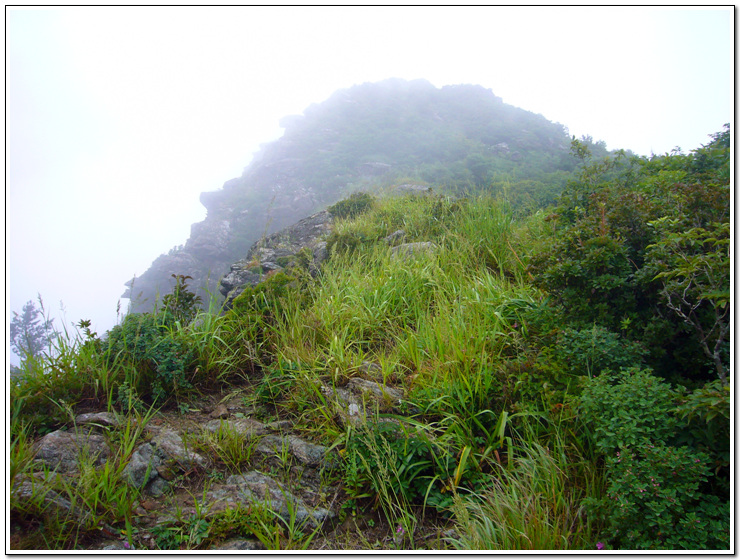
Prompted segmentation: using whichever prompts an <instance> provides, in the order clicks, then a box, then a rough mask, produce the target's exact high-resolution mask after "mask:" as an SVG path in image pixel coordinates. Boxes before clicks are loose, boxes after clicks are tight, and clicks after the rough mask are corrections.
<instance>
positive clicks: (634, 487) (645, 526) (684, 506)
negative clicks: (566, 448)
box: [586, 441, 730, 550]
mask: <svg viewBox="0 0 740 560" xmlns="http://www.w3.org/2000/svg"><path fill="white" fill-rule="evenodd" d="M708 462H709V457H708V456H707V455H705V454H704V453H701V452H696V451H694V450H692V449H690V448H688V447H669V446H665V445H660V444H657V445H653V444H651V443H649V442H647V441H644V442H643V443H641V444H639V445H635V446H634V447H633V448H632V449H623V450H622V451H617V452H616V455H614V456H612V457H608V458H607V461H606V468H607V471H608V486H607V491H606V496H604V497H603V498H602V499H600V500H587V501H586V504H587V506H588V507H589V509H590V510H591V511H593V512H596V513H597V514H601V515H603V516H604V517H605V521H606V528H605V534H604V536H605V537H606V538H607V539H609V543H610V545H611V546H612V547H614V548H623V549H642V550H648V549H684V550H716V549H726V548H729V545H730V532H729V521H730V507H729V502H725V503H722V502H721V501H720V500H719V499H718V498H717V497H716V496H711V495H706V494H703V493H702V492H701V487H702V485H703V483H705V482H706V481H707V478H708V476H709V468H708Z"/></svg>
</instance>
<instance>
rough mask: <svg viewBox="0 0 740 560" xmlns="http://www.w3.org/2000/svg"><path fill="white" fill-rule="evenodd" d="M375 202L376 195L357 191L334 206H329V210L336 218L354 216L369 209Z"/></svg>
mask: <svg viewBox="0 0 740 560" xmlns="http://www.w3.org/2000/svg"><path fill="white" fill-rule="evenodd" d="M374 202H375V197H373V195H371V194H369V193H366V192H356V193H352V194H351V195H349V197H347V198H345V199H344V200H340V201H339V202H337V203H336V204H334V205H333V206H329V208H327V210H328V211H329V213H330V214H331V215H332V216H334V217H335V218H354V217H355V216H358V215H359V214H362V213H363V212H366V211H367V210H369V209H370V208H371V207H372V205H373V203H374Z"/></svg>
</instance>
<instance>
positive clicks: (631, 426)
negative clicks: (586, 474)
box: [581, 368, 678, 454]
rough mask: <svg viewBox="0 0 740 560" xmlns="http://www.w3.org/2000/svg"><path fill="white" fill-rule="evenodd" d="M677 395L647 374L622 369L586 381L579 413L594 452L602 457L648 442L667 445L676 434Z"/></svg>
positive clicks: (641, 371)
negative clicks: (591, 429) (591, 431)
mask: <svg viewBox="0 0 740 560" xmlns="http://www.w3.org/2000/svg"><path fill="white" fill-rule="evenodd" d="M676 398H677V394H676V393H675V391H673V390H672V389H671V387H670V385H668V383H665V382H664V381H661V380H660V379H658V378H657V377H655V376H654V375H653V374H652V372H651V371H650V370H641V369H638V368H628V369H623V370H622V371H620V372H619V373H603V374H602V375H600V376H599V377H594V378H592V379H590V380H589V381H588V382H587V384H586V387H585V388H584V390H583V394H582V395H581V411H582V415H583V419H584V421H585V422H586V424H587V425H590V426H591V427H592V428H593V438H594V440H595V444H596V448H597V449H598V450H599V451H600V452H601V453H604V454H612V453H614V452H616V451H619V450H620V449H624V448H627V447H633V446H635V445H638V444H641V443H642V442H643V441H645V440H648V441H651V442H653V443H665V442H668V441H669V440H670V439H671V438H672V437H673V435H674V434H675V431H676V426H677V425H678V420H677V418H676V416H675V414H674V411H675V407H676Z"/></svg>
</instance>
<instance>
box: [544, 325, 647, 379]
mask: <svg viewBox="0 0 740 560" xmlns="http://www.w3.org/2000/svg"><path fill="white" fill-rule="evenodd" d="M548 350H549V352H548V354H549V355H551V356H552V357H554V358H555V359H556V361H557V363H558V366H559V369H561V370H562V371H565V372H567V373H568V374H570V375H587V376H589V377H593V376H597V375H599V374H600V373H601V372H602V371H605V370H607V369H609V370H612V371H618V370H619V369H620V368H626V367H630V366H637V365H641V362H642V357H643V356H644V355H645V354H646V351H645V350H644V349H643V348H642V347H641V346H640V345H639V344H637V343H635V342H630V341H628V340H624V339H623V338H621V337H620V336H619V335H618V334H616V333H613V332H611V331H609V330H608V329H606V328H604V327H600V326H598V325H594V326H593V327H591V328H590V329H582V330H579V329H572V328H566V329H563V330H562V331H561V332H560V333H559V335H558V338H557V343H556V344H555V345H554V347H552V348H549V349H548Z"/></svg>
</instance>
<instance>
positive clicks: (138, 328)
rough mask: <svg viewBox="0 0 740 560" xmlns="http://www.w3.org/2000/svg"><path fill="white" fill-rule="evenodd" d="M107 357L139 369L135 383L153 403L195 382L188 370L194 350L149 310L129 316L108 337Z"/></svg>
mask: <svg viewBox="0 0 740 560" xmlns="http://www.w3.org/2000/svg"><path fill="white" fill-rule="evenodd" d="M108 356H109V359H111V360H113V362H114V363H115V364H117V365H119V366H120V365H121V364H128V365H130V366H133V368H134V370H135V371H136V372H137V377H136V379H133V380H132V386H133V387H135V388H136V390H137V392H138V394H139V395H140V396H144V395H150V396H151V399H152V400H153V401H154V402H157V401H164V400H167V398H169V397H170V396H171V395H175V396H176V395H177V394H178V392H179V391H180V390H181V389H188V388H190V387H192V384H191V383H190V381H189V380H188V378H187V371H188V369H189V366H190V365H191V363H192V361H193V355H192V349H191V348H190V347H189V346H188V344H187V343H186V341H185V340H182V339H180V337H178V336H177V333H176V331H173V330H171V329H170V328H169V327H168V325H167V324H166V323H165V322H164V320H163V317H162V316H159V315H153V314H150V313H142V314H134V315H128V316H127V317H126V318H125V319H124V320H123V322H122V323H121V324H120V325H116V326H115V327H113V329H111V331H110V334H109V336H108Z"/></svg>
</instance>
